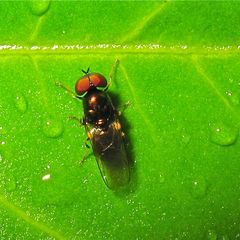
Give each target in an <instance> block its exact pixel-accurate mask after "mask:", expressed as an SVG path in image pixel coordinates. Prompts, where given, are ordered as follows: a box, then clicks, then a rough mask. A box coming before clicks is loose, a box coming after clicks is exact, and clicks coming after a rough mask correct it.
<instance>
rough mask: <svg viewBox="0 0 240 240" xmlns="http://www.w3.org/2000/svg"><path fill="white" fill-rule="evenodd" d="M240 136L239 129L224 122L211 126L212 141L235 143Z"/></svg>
mask: <svg viewBox="0 0 240 240" xmlns="http://www.w3.org/2000/svg"><path fill="white" fill-rule="evenodd" d="M237 138H238V129H237V128H236V127H230V126H227V125H225V124H223V123H220V124H215V125H214V126H213V127H212V128H211V141H212V142H213V143H215V144H217V145H221V146H229V145H231V144H234V143H235V142H236V141H237Z"/></svg>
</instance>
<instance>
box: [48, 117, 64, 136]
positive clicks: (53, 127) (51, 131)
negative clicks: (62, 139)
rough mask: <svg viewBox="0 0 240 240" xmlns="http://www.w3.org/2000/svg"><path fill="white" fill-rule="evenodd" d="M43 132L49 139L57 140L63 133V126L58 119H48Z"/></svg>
mask: <svg viewBox="0 0 240 240" xmlns="http://www.w3.org/2000/svg"><path fill="white" fill-rule="evenodd" d="M43 132H44V134H45V135H46V136H47V137H51V138H57V137H59V136H61V135H62V133H63V124H62V122H61V121H59V120H57V119H47V120H46V121H45V122H44V125H43Z"/></svg>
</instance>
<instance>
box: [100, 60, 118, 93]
mask: <svg viewBox="0 0 240 240" xmlns="http://www.w3.org/2000/svg"><path fill="white" fill-rule="evenodd" d="M118 64H119V60H118V59H116V61H115V62H114V64H113V66H112V69H111V72H110V73H109V82H108V84H107V86H106V87H105V88H104V89H103V91H105V92H106V91H107V90H108V88H109V87H110V85H111V84H112V80H113V75H114V73H115V71H116V68H117V66H118Z"/></svg>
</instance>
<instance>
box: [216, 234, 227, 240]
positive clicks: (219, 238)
mask: <svg viewBox="0 0 240 240" xmlns="http://www.w3.org/2000/svg"><path fill="white" fill-rule="evenodd" d="M217 239H218V240H230V238H229V237H228V236H227V235H223V236H220V237H218V238H217Z"/></svg>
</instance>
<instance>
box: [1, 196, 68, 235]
mask: <svg viewBox="0 0 240 240" xmlns="http://www.w3.org/2000/svg"><path fill="white" fill-rule="evenodd" d="M0 203H1V204H2V205H3V206H4V207H5V208H6V209H8V210H9V211H11V212H13V213H15V214H16V215H17V216H18V217H19V218H21V219H23V220H24V221H25V222H27V223H28V224H30V225H31V226H33V227H34V228H36V229H38V230H40V231H42V232H45V233H46V234H48V235H49V236H51V237H54V238H56V239H59V240H63V239H66V238H65V237H64V236H62V235H61V234H60V233H59V232H57V231H55V230H53V229H51V228H50V227H49V226H47V225H45V224H43V223H41V222H38V221H36V220H34V219H33V218H31V217H30V216H29V215H27V214H26V213H25V212H24V211H23V210H22V209H21V208H19V207H17V206H15V205H14V204H13V203H11V202H10V201H8V200H7V199H6V198H5V197H3V196H2V195H0Z"/></svg>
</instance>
